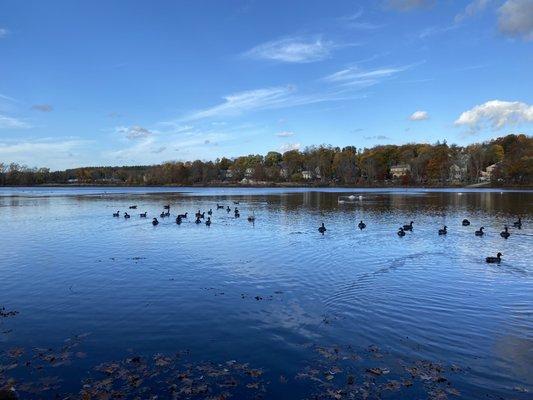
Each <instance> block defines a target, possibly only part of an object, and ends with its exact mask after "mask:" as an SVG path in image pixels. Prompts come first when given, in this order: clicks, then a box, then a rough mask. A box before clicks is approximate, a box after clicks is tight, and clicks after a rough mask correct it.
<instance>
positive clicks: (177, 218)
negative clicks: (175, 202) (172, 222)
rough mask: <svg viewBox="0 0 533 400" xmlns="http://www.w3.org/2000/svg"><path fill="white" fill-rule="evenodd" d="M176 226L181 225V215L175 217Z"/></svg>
mask: <svg viewBox="0 0 533 400" xmlns="http://www.w3.org/2000/svg"><path fill="white" fill-rule="evenodd" d="M176 224H178V225H181V215H178V216H177V217H176Z"/></svg>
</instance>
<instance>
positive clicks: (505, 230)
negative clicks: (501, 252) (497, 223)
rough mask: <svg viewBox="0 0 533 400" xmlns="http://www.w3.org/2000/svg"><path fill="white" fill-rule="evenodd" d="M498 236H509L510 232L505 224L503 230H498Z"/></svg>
mask: <svg viewBox="0 0 533 400" xmlns="http://www.w3.org/2000/svg"><path fill="white" fill-rule="evenodd" d="M500 236H501V237H502V238H505V239H507V238H508V237H509V236H511V234H510V233H509V228H508V227H507V225H506V226H504V228H503V231H501V232H500Z"/></svg>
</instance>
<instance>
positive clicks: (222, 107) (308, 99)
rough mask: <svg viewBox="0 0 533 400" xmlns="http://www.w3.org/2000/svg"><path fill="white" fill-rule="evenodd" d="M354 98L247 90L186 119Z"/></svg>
mask: <svg viewBox="0 0 533 400" xmlns="http://www.w3.org/2000/svg"><path fill="white" fill-rule="evenodd" d="M349 98H354V97H353V96H352V97H347V96H343V95H341V94H340V93H336V92H326V93H311V94H298V91H297V89H296V87H295V86H292V85H288V86H277V87H270V88H263V89H255V90H247V91H243V92H238V93H234V94H231V95H228V96H224V97H223V99H224V101H223V102H222V103H221V104H218V105H216V106H214V107H210V108H207V109H204V110H200V111H196V112H194V113H192V114H190V115H188V116H186V117H185V118H184V120H185V121H187V120H198V119H203V118H213V117H221V116H236V115H241V114H243V113H244V112H250V111H258V110H266V109H275V108H286V107H295V106H300V105H305V104H313V103H320V102H325V101H338V100H346V99H349Z"/></svg>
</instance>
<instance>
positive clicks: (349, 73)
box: [324, 65, 411, 87]
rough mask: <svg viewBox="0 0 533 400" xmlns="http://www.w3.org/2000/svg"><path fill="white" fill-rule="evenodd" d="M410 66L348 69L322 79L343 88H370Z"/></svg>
mask: <svg viewBox="0 0 533 400" xmlns="http://www.w3.org/2000/svg"><path fill="white" fill-rule="evenodd" d="M410 67H411V66H410V65H407V66H402V67H396V68H379V69H374V70H361V69H360V68H359V67H349V68H346V69H343V70H340V71H338V72H335V73H334V74H331V75H328V76H326V77H325V78H324V80H325V81H326V82H332V83H339V84H341V85H344V86H359V87H365V86H371V85H375V84H377V83H379V82H381V81H382V80H384V79H386V78H390V77H392V76H394V75H396V74H398V73H400V72H402V71H405V70H407V69H409V68H410Z"/></svg>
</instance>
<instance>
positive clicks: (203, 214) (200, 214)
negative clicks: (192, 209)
mask: <svg viewBox="0 0 533 400" xmlns="http://www.w3.org/2000/svg"><path fill="white" fill-rule="evenodd" d="M195 216H196V218H204V217H205V212H203V213H201V212H200V210H198V212H197V213H196V215H195Z"/></svg>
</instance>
